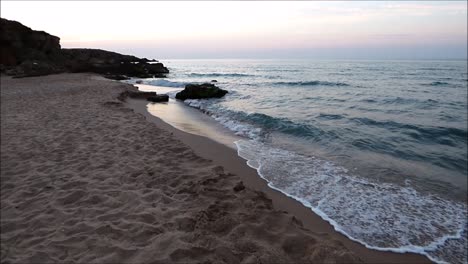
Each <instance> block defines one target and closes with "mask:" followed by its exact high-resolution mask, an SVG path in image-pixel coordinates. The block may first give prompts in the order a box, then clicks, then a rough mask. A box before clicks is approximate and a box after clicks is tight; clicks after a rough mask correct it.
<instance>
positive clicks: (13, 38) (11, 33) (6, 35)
mask: <svg viewBox="0 0 468 264" xmlns="http://www.w3.org/2000/svg"><path fill="white" fill-rule="evenodd" d="M1 29H2V30H1V31H0V64H2V65H5V66H6V67H9V66H16V65H19V64H21V63H23V62H24V61H26V60H40V61H51V60H54V59H56V58H57V57H58V56H59V53H60V38H58V37H56V36H53V35H50V34H48V33H46V32H44V31H36V30H32V29H30V28H28V27H26V26H24V25H22V24H21V23H19V22H16V21H11V20H7V19H4V18H2V19H1Z"/></svg>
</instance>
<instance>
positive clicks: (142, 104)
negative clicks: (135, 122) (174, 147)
mask: <svg viewBox="0 0 468 264" xmlns="http://www.w3.org/2000/svg"><path fill="white" fill-rule="evenodd" d="M147 104H148V103H147V102H146V101H142V100H137V99H129V100H127V106H128V107H129V108H131V109H132V110H133V111H135V112H136V113H139V114H142V115H143V116H145V118H146V120H148V121H149V122H152V123H154V124H156V125H157V126H158V127H160V128H162V129H164V130H167V131H169V132H171V133H173V134H174V135H175V136H176V137H177V138H178V139H179V140H181V141H182V142H184V143H185V144H187V145H188V146H190V148H192V149H193V150H194V151H195V153H196V154H197V155H199V156H201V157H203V158H206V159H209V160H212V161H213V162H214V163H216V164H219V165H221V166H222V167H224V168H225V169H226V170H227V171H228V172H231V173H233V174H236V175H238V176H239V177H241V179H242V181H243V182H244V184H245V185H246V186H248V187H250V188H252V189H254V190H257V191H260V192H263V193H265V194H266V195H267V197H268V198H270V199H271V200H272V202H273V208H275V209H276V210H279V211H286V212H288V213H290V214H292V215H294V216H295V217H296V218H297V219H298V220H299V221H300V222H301V225H303V226H304V228H307V229H309V230H311V231H312V232H317V233H326V234H329V235H331V236H332V237H333V238H334V239H337V240H339V241H340V242H342V243H343V244H344V245H345V246H346V247H347V248H349V249H350V250H351V251H353V252H356V253H358V255H359V256H360V257H361V258H362V259H363V260H364V261H365V262H366V263H402V264H403V263H433V262H432V261H430V260H429V258H428V257H426V256H424V255H422V254H417V253H397V252H391V251H380V250H375V249H369V248H367V247H365V246H364V245H363V244H361V243H359V242H356V241H353V240H351V239H350V238H348V237H346V236H345V235H343V234H341V233H340V232H339V231H337V230H335V229H334V227H333V226H332V225H331V224H330V223H328V222H327V221H326V220H324V219H322V218H321V217H320V216H319V215H317V214H316V213H315V212H313V211H312V209H310V208H308V207H306V206H305V205H303V204H302V203H301V202H300V201H297V200H296V199H294V198H292V197H289V196H287V195H286V194H284V193H282V192H280V191H278V190H275V189H273V188H271V187H269V186H268V183H267V181H266V180H264V179H263V178H262V177H261V176H260V175H258V172H257V170H256V169H254V168H252V167H250V166H248V165H247V160H245V159H243V158H242V157H240V156H239V155H238V153H237V149H234V148H230V147H228V146H226V145H225V144H222V143H220V142H217V141H215V140H213V139H211V138H208V137H204V136H201V135H196V134H192V133H188V132H185V131H182V130H181V129H178V128H176V127H174V126H172V125H171V124H169V123H166V122H165V121H163V120H162V119H161V118H159V117H157V116H155V115H153V114H151V113H150V112H149V111H148V110H147V107H146V106H147ZM183 107H189V106H186V105H184V106H183ZM199 114H200V115H203V113H199Z"/></svg>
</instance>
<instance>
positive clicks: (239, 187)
mask: <svg viewBox="0 0 468 264" xmlns="http://www.w3.org/2000/svg"><path fill="white" fill-rule="evenodd" d="M244 189H245V186H244V183H243V182H238V183H237V184H236V186H234V188H233V190H234V191H235V192H240V191H242V190H244Z"/></svg>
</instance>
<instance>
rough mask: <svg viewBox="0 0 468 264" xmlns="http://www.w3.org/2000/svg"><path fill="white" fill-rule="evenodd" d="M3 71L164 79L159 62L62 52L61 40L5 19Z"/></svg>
mask: <svg viewBox="0 0 468 264" xmlns="http://www.w3.org/2000/svg"><path fill="white" fill-rule="evenodd" d="M0 48H1V49H0V65H1V66H0V70H1V71H2V72H5V73H6V74H8V75H13V76H15V77H27V76H37V75H46V74H51V73H59V72H94V73H99V74H103V75H105V76H108V77H109V78H111V79H125V78H127V77H139V78H150V77H164V74H166V73H169V70H168V69H167V68H166V67H164V65H163V64H162V63H160V62H157V61H156V60H148V59H146V58H143V59H141V58H138V57H135V56H130V55H122V54H119V53H116V52H111V51H105V50H100V49H62V48H61V47H60V38H58V37H56V36H53V35H50V34H48V33H46V32H44V31H35V30H32V29H30V28H28V27H26V26H24V25H22V24H21V23H19V22H16V21H10V20H7V19H4V18H2V19H1V33H0Z"/></svg>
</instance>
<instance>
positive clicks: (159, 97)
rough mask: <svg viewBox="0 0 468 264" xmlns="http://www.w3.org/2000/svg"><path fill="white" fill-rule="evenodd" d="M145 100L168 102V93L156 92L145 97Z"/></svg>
mask: <svg viewBox="0 0 468 264" xmlns="http://www.w3.org/2000/svg"><path fill="white" fill-rule="evenodd" d="M146 100H148V101H150V102H153V103H160V102H168V101H169V95H167V94H158V95H155V96H150V97H148V98H146Z"/></svg>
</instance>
